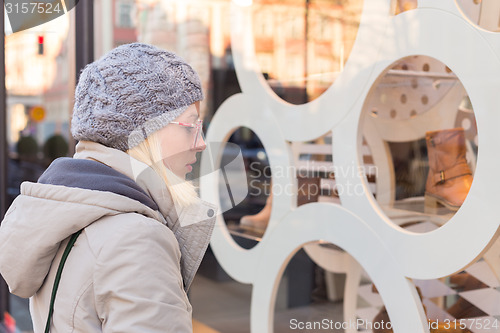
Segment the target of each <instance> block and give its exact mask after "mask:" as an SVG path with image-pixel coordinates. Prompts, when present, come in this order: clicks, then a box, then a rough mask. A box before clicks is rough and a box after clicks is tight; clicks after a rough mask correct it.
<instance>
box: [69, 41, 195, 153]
mask: <svg viewBox="0 0 500 333" xmlns="http://www.w3.org/2000/svg"><path fill="white" fill-rule="evenodd" d="M202 99H203V93H202V90H201V82H200V78H199V77H198V74H197V73H196V72H195V71H194V70H193V68H192V67H191V66H190V65H188V64H187V63H186V62H185V61H184V60H182V59H181V58H179V57H178V56H177V55H175V54H174V53H172V52H168V51H165V50H162V49H159V48H157V47H155V46H152V45H147V44H142V43H132V44H126V45H122V46H119V47H117V48H115V49H113V50H111V51H110V52H109V53H107V54H105V55H104V56H103V57H102V58H100V59H99V60H97V61H95V62H93V63H91V64H89V65H87V66H86V67H85V68H84V69H83V70H82V72H81V74H80V79H79V82H78V85H77V87H76V90H75V104H74V108H73V118H72V122H71V133H72V135H73V137H74V138H75V139H76V140H88V141H94V142H99V143H101V144H103V145H105V146H108V147H111V148H116V149H119V150H122V151H126V150H128V149H130V148H133V147H135V146H137V145H138V144H139V143H141V142H142V141H144V140H145V139H146V137H148V136H149V135H150V134H152V133H153V132H155V131H158V130H160V129H161V128H163V127H165V126H166V125H167V124H168V123H169V122H171V121H173V120H174V119H175V118H177V117H178V116H179V115H180V114H181V113H182V112H184V111H185V110H186V109H187V108H188V107H189V106H190V105H191V104H193V103H195V102H197V101H201V100H202Z"/></svg>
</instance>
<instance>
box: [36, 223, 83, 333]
mask: <svg viewBox="0 0 500 333" xmlns="http://www.w3.org/2000/svg"><path fill="white" fill-rule="evenodd" d="M82 230H83V229H82ZM82 230H79V231H77V232H75V233H74V234H73V235H71V238H70V240H69V242H68V245H67V246H66V249H65V250H64V253H63V255H62V258H61V262H60V263H59V268H58V269H57V273H56V278H55V280H54V286H53V287H52V295H51V297H50V306H49V315H48V317H47V323H46V324H45V333H49V332H50V323H51V321H52V315H53V314H54V302H55V301H56V293H57V288H58V287H59V281H60V280H61V275H62V270H63V267H64V263H65V262H66V259H67V258H68V255H69V252H70V251H71V248H72V247H73V245H75V242H76V239H77V238H78V236H80V234H81V233H82Z"/></svg>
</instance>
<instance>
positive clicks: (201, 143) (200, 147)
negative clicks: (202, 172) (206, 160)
mask: <svg viewBox="0 0 500 333" xmlns="http://www.w3.org/2000/svg"><path fill="white" fill-rule="evenodd" d="M206 148H207V144H206V142H205V137H204V135H203V133H201V134H200V136H199V138H198V140H197V141H196V145H195V146H194V147H193V149H194V150H196V151H204V150H205V149H206Z"/></svg>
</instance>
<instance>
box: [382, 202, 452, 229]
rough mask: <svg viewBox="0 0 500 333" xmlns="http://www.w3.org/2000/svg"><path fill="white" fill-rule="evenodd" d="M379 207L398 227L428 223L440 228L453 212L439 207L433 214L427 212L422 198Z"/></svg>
mask: <svg viewBox="0 0 500 333" xmlns="http://www.w3.org/2000/svg"><path fill="white" fill-rule="evenodd" d="M380 207H381V208H382V210H383V211H384V212H385V213H386V215H387V217H389V218H390V219H391V220H393V221H394V222H396V223H397V224H398V225H401V224H404V223H411V222H424V221H429V222H432V223H434V224H436V225H439V226H441V225H443V224H445V223H446V222H447V221H448V220H449V219H450V218H451V217H452V216H453V214H454V212H453V211H451V210H449V209H447V208H446V207H439V208H437V209H436V210H435V211H434V212H427V211H426V209H425V204H424V197H423V196H419V197H412V198H406V199H402V200H396V201H395V202H394V204H392V205H380Z"/></svg>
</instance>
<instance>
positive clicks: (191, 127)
mask: <svg viewBox="0 0 500 333" xmlns="http://www.w3.org/2000/svg"><path fill="white" fill-rule="evenodd" d="M170 124H175V125H179V126H183V127H187V128H188V132H189V134H191V135H192V136H193V144H192V145H191V149H194V148H196V147H197V146H198V144H200V142H203V144H204V142H205V140H204V139H203V131H202V129H203V120H201V119H198V120H197V121H196V122H195V123H194V124H190V123H182V122H178V121H171V122H170Z"/></svg>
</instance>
